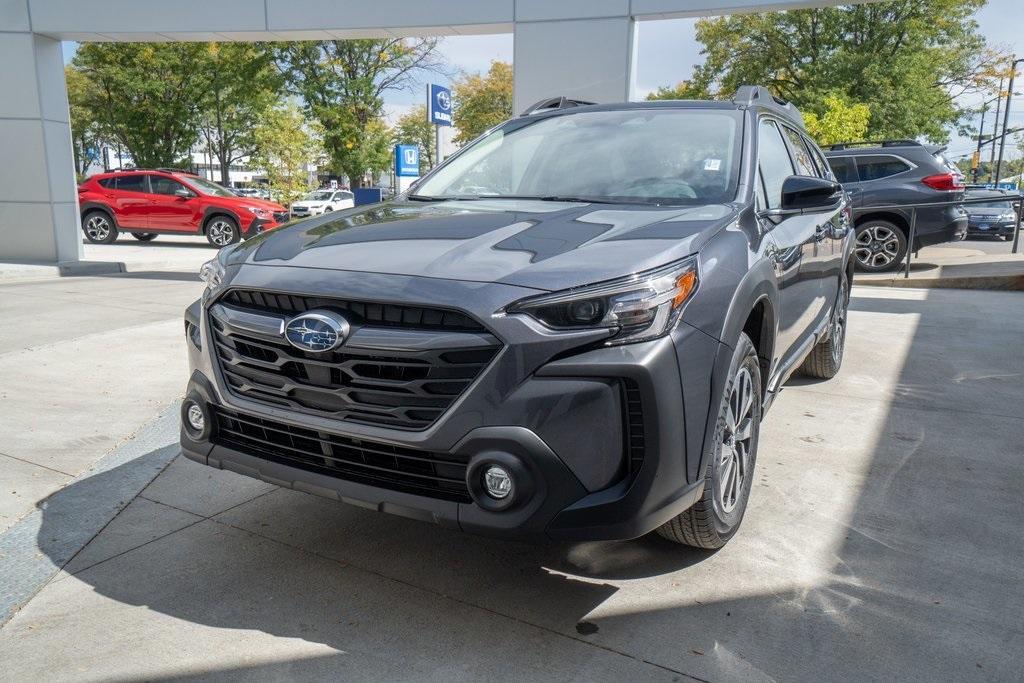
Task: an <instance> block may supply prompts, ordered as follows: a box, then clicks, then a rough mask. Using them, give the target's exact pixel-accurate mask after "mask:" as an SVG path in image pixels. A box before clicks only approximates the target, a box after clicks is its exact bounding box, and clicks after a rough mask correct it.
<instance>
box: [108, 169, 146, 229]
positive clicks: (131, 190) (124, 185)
mask: <svg viewBox="0 0 1024 683" xmlns="http://www.w3.org/2000/svg"><path fill="white" fill-rule="evenodd" d="M113 180H114V183H113V186H112V187H108V188H107V191H108V192H109V193H110V194H109V195H108V199H109V201H110V203H111V206H112V207H113V209H114V213H115V214H116V216H115V218H116V219H117V225H118V227H121V228H148V227H149V203H150V200H149V179H148V178H147V177H146V174H144V173H125V174H123V175H117V176H114V179H113Z"/></svg>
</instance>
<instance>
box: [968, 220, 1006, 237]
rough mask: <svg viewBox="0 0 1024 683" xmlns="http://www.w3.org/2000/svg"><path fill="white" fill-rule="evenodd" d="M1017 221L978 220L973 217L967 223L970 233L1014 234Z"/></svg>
mask: <svg viewBox="0 0 1024 683" xmlns="http://www.w3.org/2000/svg"><path fill="white" fill-rule="evenodd" d="M1015 228H1016V221H978V220H974V219H971V220H970V221H969V222H968V224H967V234H968V235H1000V236H1006V235H1012V234H1013V231H1014V229H1015Z"/></svg>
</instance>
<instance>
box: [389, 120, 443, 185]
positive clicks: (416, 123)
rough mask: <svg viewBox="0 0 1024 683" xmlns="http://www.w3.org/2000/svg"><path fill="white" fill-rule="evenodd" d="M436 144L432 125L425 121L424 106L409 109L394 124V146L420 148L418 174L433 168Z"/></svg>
mask: <svg viewBox="0 0 1024 683" xmlns="http://www.w3.org/2000/svg"><path fill="white" fill-rule="evenodd" d="M436 142H437V140H436V139H435V137H434V124H432V123H430V121H428V120H427V106H426V105H424V104H421V105H419V106H416V107H413V108H412V109H410V110H409V111H408V112H407V113H405V114H403V115H402V116H401V117H399V119H398V122H397V123H396V124H395V129H394V144H396V145H417V146H418V147H419V148H420V173H426V172H427V171H429V170H430V169H431V168H433V167H434V158H435V157H434V153H435V151H436V149H435V147H436Z"/></svg>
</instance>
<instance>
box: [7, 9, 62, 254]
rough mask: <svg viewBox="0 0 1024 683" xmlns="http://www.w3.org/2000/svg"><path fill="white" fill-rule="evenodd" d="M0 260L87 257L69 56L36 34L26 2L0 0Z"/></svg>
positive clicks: (55, 41) (50, 40)
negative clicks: (71, 111) (70, 104)
mask: <svg viewBox="0 0 1024 683" xmlns="http://www.w3.org/2000/svg"><path fill="white" fill-rule="evenodd" d="M0 27H2V30H0V64H2V65H3V68H2V69H0V93H3V97H0V262H12V261H14V262H18V261H27V262H36V263H47V264H55V265H61V266H63V267H62V271H74V270H75V268H74V265H75V264H76V263H78V262H79V261H80V260H81V258H82V237H81V235H82V233H81V230H80V229H79V225H80V221H79V216H78V208H77V206H78V205H77V196H76V195H77V189H76V185H75V173H74V161H73V156H72V148H71V126H70V123H69V112H68V98H67V89H66V87H65V83H64V59H63V55H62V53H61V44H60V41H58V40H53V39H52V38H47V37H44V36H39V35H33V34H32V33H31V27H30V25H29V17H28V7H27V3H25V2H0Z"/></svg>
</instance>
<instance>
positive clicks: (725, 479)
mask: <svg viewBox="0 0 1024 683" xmlns="http://www.w3.org/2000/svg"><path fill="white" fill-rule="evenodd" d="M736 413H739V414H740V419H739V420H736V419H735V418H734V415H735V414H736ZM744 425H745V426H744ZM760 427H761V370H760V367H759V365H758V362H757V352H756V351H755V350H754V345H753V344H752V343H751V342H750V339H749V338H748V337H747V335H745V334H741V335H740V339H739V342H738V343H737V344H736V350H735V351H733V354H732V362H731V363H730V365H729V380H728V381H727V382H726V384H725V391H724V392H723V393H722V399H721V401H720V405H719V409H718V423H717V425H716V427H715V436H714V443H713V445H712V449H711V451H710V453H708V454H707V456H706V458H705V459H706V460H707V463H706V464H705V466H704V491H703V494H702V495H701V498H700V500H698V501H697V503H696V504H695V505H694V506H693V507H691V508H689V509H688V510H685V511H683V512H681V513H680V514H678V515H676V516H675V517H673V518H672V519H670V520H669V521H667V522H665V523H664V524H662V525H661V526H660V527H658V529H657V533H658V535H660V536H663V537H664V538H667V539H668V540H670V541H673V542H675V543H680V544H683V545H689V546H694V547H696V548H709V549H714V548H721V547H722V546H724V545H725V544H726V542H728V540H729V539H730V538H732V537H733V535H734V534H735V533H736V530H737V529H739V527H740V522H742V521H743V513H744V512H745V511H746V509H747V501H748V500H749V498H750V487H751V485H752V483H753V481H754V463H755V462H756V460H757V440H758V435H759V433H760ZM739 433H746V435H747V436H746V437H745V438H743V439H737V438H736V436H738V434H739ZM734 474H735V477H734V476H733V475H734Z"/></svg>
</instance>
